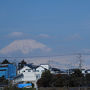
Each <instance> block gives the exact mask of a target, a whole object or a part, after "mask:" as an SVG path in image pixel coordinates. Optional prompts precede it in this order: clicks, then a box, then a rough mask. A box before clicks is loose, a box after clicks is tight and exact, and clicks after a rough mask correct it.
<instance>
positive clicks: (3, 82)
mask: <svg viewBox="0 0 90 90" xmlns="http://www.w3.org/2000/svg"><path fill="white" fill-rule="evenodd" d="M0 85H8V80H6V79H5V77H4V76H2V77H0Z"/></svg>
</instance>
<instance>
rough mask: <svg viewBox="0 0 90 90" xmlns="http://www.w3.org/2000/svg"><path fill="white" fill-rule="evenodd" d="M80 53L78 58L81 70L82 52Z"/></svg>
mask: <svg viewBox="0 0 90 90" xmlns="http://www.w3.org/2000/svg"><path fill="white" fill-rule="evenodd" d="M78 55H79V57H78V59H79V69H80V70H81V69H82V55H81V53H79V54H78Z"/></svg>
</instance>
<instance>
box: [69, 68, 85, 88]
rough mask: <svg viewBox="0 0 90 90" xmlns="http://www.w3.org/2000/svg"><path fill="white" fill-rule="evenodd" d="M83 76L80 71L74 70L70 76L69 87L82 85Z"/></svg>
mask: <svg viewBox="0 0 90 90" xmlns="http://www.w3.org/2000/svg"><path fill="white" fill-rule="evenodd" d="M84 80H85V78H84V75H83V74H82V72H81V70H80V69H75V70H74V73H72V74H71V75H70V79H69V86H70V87H80V86H83V85H84Z"/></svg>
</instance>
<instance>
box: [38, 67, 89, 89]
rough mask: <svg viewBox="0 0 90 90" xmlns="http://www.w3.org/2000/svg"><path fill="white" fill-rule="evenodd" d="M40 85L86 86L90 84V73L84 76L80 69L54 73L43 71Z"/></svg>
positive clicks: (39, 81)
mask: <svg viewBox="0 0 90 90" xmlns="http://www.w3.org/2000/svg"><path fill="white" fill-rule="evenodd" d="M37 85H38V87H85V86H87V85H88V86H90V74H86V76H84V75H83V74H82V72H81V70H79V69H75V70H74V72H73V73H71V74H69V75H67V74H57V75H53V74H51V73H50V71H45V72H43V73H42V76H41V78H40V79H39V80H38V81H37Z"/></svg>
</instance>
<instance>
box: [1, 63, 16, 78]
mask: <svg viewBox="0 0 90 90" xmlns="http://www.w3.org/2000/svg"><path fill="white" fill-rule="evenodd" d="M2 76H4V77H5V78H6V79H8V80H12V79H13V78H14V77H15V76H16V65H15V64H13V63H8V64H0V77H2Z"/></svg>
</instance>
